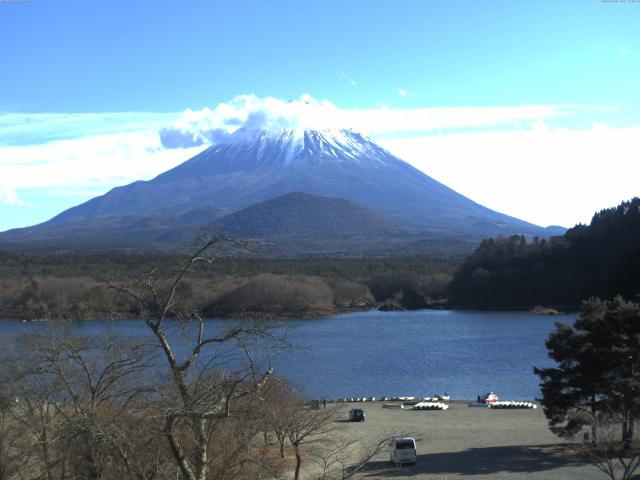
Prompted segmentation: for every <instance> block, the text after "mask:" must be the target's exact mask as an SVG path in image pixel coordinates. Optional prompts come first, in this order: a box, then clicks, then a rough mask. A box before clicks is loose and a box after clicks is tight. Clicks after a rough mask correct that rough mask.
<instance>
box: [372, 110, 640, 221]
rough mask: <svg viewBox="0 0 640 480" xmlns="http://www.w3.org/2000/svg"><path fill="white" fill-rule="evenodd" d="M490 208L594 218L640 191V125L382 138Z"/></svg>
mask: <svg viewBox="0 0 640 480" xmlns="http://www.w3.org/2000/svg"><path fill="white" fill-rule="evenodd" d="M379 143H380V144H381V145H382V146H383V147H385V148H387V149H388V150H390V151H391V152H393V153H394V154H396V155H397V156H399V157H400V158H402V159H403V160H406V161H408V162H410V163H411V164H413V165H414V166H415V167H416V168H418V169H420V170H423V171H424V172H425V173H427V174H428V175H430V176H432V177H434V178H435V179H436V180H438V181H440V182H442V183H444V184H445V185H447V186H449V187H451V188H453V189H454V190H456V191H458V192H460V193H462V194H464V195H466V196H468V197H470V198H472V199H473V200H475V201H476V202H478V203H480V204H482V205H484V206H487V207H489V208H492V209H495V210H498V211H501V212H503V213H507V214H510V215H513V216H516V217H518V218H522V219H525V220H528V221H530V222H533V223H536V224H539V225H545V226H546V225H550V224H556V225H563V226H566V227H571V226H573V225H574V224H576V223H579V222H582V223H589V221H590V220H591V217H592V215H593V214H594V213H595V212H596V211H598V210H601V209H603V208H607V207H612V206H615V205H617V204H619V203H620V202H621V201H622V200H628V199H630V198H632V197H634V196H638V195H640V188H639V187H638V182H637V179H638V178H640V162H639V161H638V160H639V158H638V153H637V152H639V151H640V125H636V126H633V127H629V128H614V127H611V126H607V125H604V124H601V123H596V124H594V125H593V126H592V127H591V128H587V129H580V130H578V129H566V128H555V129H554V128H550V127H549V126H548V125H547V124H545V123H544V122H536V126H535V128H532V129H530V130H521V131H517V130H513V131H476V132H465V133H448V134H444V135H437V136H428V137H425V136H423V137H417V138H410V139H387V140H380V142H379Z"/></svg>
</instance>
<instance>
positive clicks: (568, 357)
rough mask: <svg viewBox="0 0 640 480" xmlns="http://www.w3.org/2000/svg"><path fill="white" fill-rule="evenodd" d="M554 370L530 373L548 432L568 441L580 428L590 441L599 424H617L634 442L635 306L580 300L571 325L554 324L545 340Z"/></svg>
mask: <svg viewBox="0 0 640 480" xmlns="http://www.w3.org/2000/svg"><path fill="white" fill-rule="evenodd" d="M546 346H547V348H548V350H549V357H550V358H552V359H553V360H555V362H556V363H557V366H555V367H551V368H534V372H535V373H536V374H537V375H538V376H539V377H540V379H541V384H540V386H541V389H542V395H543V399H542V405H543V407H544V412H545V415H546V416H547V419H548V420H549V427H550V428H551V430H552V431H553V432H554V433H556V434H557V435H559V436H562V437H573V436H575V435H576V434H577V433H579V432H580V431H581V430H582V429H583V428H584V427H585V426H590V427H591V433H592V440H593V441H594V442H595V441H596V437H597V427H598V425H599V423H601V422H607V423H609V424H610V423H611V422H612V421H615V422H618V423H619V426H620V428H621V438H622V439H623V441H624V442H625V444H628V443H629V442H631V440H632V439H633V433H634V424H635V422H636V420H638V419H640V383H639V382H638V375H640V304H637V303H633V302H627V301H625V300H624V299H623V298H622V297H620V296H618V297H616V298H615V299H614V300H613V301H610V302H605V301H602V300H600V299H597V298H592V299H590V300H588V301H585V302H584V303H583V305H582V309H581V313H580V318H579V319H578V320H576V322H575V323H574V324H573V325H565V324H562V323H557V324H556V330H555V331H554V332H553V333H552V334H551V335H550V336H549V338H548V339H547V341H546Z"/></svg>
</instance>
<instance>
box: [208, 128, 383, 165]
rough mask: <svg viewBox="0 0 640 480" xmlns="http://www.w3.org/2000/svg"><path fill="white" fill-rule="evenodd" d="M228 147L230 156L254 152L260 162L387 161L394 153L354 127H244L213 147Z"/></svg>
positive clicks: (256, 159)
mask: <svg viewBox="0 0 640 480" xmlns="http://www.w3.org/2000/svg"><path fill="white" fill-rule="evenodd" d="M222 149H227V150H228V152H227V155H228V156H233V155H238V154H240V153H249V152H253V153H254V154H255V161H256V163H261V162H269V163H273V162H274V156H275V160H276V162H277V163H281V164H284V165H288V164H290V163H292V162H294V161H295V160H296V159H301V158H311V157H312V158H316V159H317V158H320V159H325V160H335V161H345V160H350V161H356V162H360V161H364V160H367V161H377V162H378V163H381V164H384V163H386V162H385V158H386V157H388V156H390V155H391V154H390V153H388V152H387V151H385V150H384V149H382V148H381V147H379V146H378V145H376V144H375V143H373V142H372V141H371V140H369V139H368V138H367V137H365V136H364V135H362V134H360V133H357V132H354V131H353V130H350V129H322V130H309V129H304V128H285V129H278V130H263V129H248V128H240V129H238V130H237V131H236V132H234V133H233V134H232V135H230V136H229V138H228V141H227V142H225V143H224V144H220V145H218V146H217V147H213V150H214V151H221V150H222Z"/></svg>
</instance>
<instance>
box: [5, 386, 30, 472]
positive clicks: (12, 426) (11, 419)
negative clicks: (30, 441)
mask: <svg viewBox="0 0 640 480" xmlns="http://www.w3.org/2000/svg"><path fill="white" fill-rule="evenodd" d="M23 438H24V437H23V435H22V432H21V431H20V429H19V424H18V422H17V421H16V417H15V403H14V402H12V400H11V399H10V397H9V395H7V394H6V392H3V391H0V480H9V479H11V478H13V476H14V475H15V474H16V473H18V472H19V471H20V470H21V469H22V468H23V467H24V466H25V465H26V464H27V463H28V462H27V460H28V459H27V458H26V456H25V455H23V453H22V452H23V450H24V448H23V447H24V442H23Z"/></svg>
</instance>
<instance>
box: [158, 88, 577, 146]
mask: <svg viewBox="0 0 640 480" xmlns="http://www.w3.org/2000/svg"><path fill="white" fill-rule="evenodd" d="M399 93H400V94H401V95H403V94H405V95H406V94H407V92H405V91H404V90H399ZM581 108H582V107H581V106H574V105H517V106H490V107H424V108H402V109H398V108H389V107H386V106H382V107H376V108H365V109H359V108H340V107H338V106H336V105H335V104H333V103H332V102H330V101H329V100H319V99H316V98H314V97H312V96H311V95H309V94H304V95H302V96H301V97H300V98H299V99H296V100H288V101H287V100H282V99H278V98H275V97H264V98H260V97H257V96H256V95H254V94H248V95H239V96H237V97H235V98H233V99H232V100H231V101H229V102H223V103H220V104H218V106H216V107H215V108H214V109H213V110H212V109H210V108H203V109H202V110H195V111H194V110H191V109H188V110H186V111H184V112H183V113H182V114H181V115H180V117H179V118H177V119H176V120H175V121H174V122H173V123H172V124H170V125H168V126H166V127H164V128H162V129H160V131H159V135H160V141H161V143H162V145H163V147H164V148H170V149H174V148H189V147H195V146H202V145H212V144H216V143H221V142H225V141H228V140H229V137H230V135H231V134H233V133H234V132H236V131H237V130H239V129H240V128H243V129H246V130H272V131H273V130H283V129H299V128H302V129H314V130H324V129H332V130H333V129H341V128H352V129H354V130H356V131H358V132H362V133H365V134H368V135H380V134H394V133H425V132H435V131H442V130H446V129H477V128H483V127H492V128H494V127H504V128H508V129H512V128H513V125H514V124H516V123H519V122H524V124H529V125H531V124H533V122H536V121H542V120H546V119H550V118H557V117H564V116H567V115H570V114H572V113H574V112H575V111H578V110H580V109H581Z"/></svg>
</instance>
